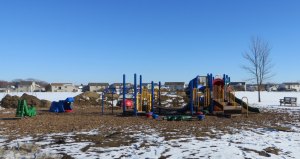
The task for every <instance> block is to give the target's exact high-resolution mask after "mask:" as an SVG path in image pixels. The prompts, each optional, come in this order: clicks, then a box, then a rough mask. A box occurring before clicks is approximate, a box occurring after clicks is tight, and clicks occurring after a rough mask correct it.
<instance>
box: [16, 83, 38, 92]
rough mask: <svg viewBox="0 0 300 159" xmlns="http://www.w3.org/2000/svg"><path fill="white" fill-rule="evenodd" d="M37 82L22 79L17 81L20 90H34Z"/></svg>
mask: <svg viewBox="0 0 300 159" xmlns="http://www.w3.org/2000/svg"><path fill="white" fill-rule="evenodd" d="M36 88H37V84H36V83H35V82H34V81H21V82H19V83H17V91H18V92H34V91H35V89H36Z"/></svg>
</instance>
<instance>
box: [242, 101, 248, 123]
mask: <svg viewBox="0 0 300 159" xmlns="http://www.w3.org/2000/svg"><path fill="white" fill-rule="evenodd" d="M243 99H247V118H248V106H249V104H248V98H247V97H243V98H242V101H243Z"/></svg>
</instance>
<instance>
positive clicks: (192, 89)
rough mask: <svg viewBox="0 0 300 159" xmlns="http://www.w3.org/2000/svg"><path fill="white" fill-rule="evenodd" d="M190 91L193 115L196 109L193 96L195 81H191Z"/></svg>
mask: <svg viewBox="0 0 300 159" xmlns="http://www.w3.org/2000/svg"><path fill="white" fill-rule="evenodd" d="M190 92H191V96H190V98H191V105H190V111H191V115H193V111H194V101H193V97H194V82H193V81H192V82H191V87H190Z"/></svg>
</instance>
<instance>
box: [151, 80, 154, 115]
mask: <svg viewBox="0 0 300 159" xmlns="http://www.w3.org/2000/svg"><path fill="white" fill-rule="evenodd" d="M151 96H152V98H151V112H152V113H153V112H154V109H153V107H154V83H153V81H152V82H151Z"/></svg>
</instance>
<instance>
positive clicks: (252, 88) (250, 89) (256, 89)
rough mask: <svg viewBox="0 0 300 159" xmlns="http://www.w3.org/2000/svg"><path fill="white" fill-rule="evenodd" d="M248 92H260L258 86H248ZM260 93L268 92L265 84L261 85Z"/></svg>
mask: <svg viewBox="0 0 300 159" xmlns="http://www.w3.org/2000/svg"><path fill="white" fill-rule="evenodd" d="M246 91H258V86H257V84H246ZM260 91H266V88H265V85H264V84H262V85H261V87H260Z"/></svg>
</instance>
